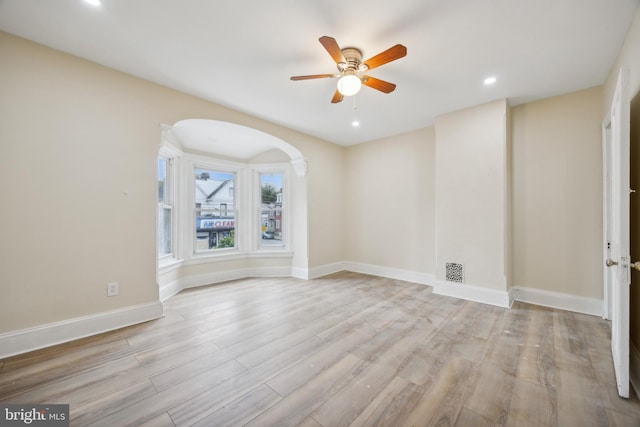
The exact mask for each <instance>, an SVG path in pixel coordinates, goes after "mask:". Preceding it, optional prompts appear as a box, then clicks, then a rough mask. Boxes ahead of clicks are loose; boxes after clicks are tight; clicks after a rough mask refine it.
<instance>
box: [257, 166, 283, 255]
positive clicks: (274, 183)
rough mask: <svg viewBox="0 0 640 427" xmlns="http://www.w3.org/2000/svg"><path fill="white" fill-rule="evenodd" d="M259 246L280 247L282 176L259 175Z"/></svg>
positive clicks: (276, 174)
mask: <svg viewBox="0 0 640 427" xmlns="http://www.w3.org/2000/svg"><path fill="white" fill-rule="evenodd" d="M260 189H261V192H262V194H261V203H260V242H261V243H260V244H261V246H282V174H279V173H272V174H266V173H262V174H260Z"/></svg>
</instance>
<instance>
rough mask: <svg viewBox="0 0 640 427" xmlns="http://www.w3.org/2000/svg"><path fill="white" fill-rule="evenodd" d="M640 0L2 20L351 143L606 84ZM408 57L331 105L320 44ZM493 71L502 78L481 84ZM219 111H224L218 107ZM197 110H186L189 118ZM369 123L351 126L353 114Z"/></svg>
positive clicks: (158, 5) (166, 11)
mask: <svg viewBox="0 0 640 427" xmlns="http://www.w3.org/2000/svg"><path fill="white" fill-rule="evenodd" d="M639 3H640V0H394V1H393V2H391V1H388V0H368V1H366V2H365V1H360V0H352V1H348V2H345V1H342V0H323V1H319V0H317V1H311V0H271V1H265V0H253V1H252V0H244V1H242V0H236V1H212V0H180V1H177V0H102V6H100V7H93V6H90V5H89V4H87V3H85V2H84V1H83V0H0V29H1V30H4V31H6V32H9V33H12V34H16V35H18V36H22V37H24V38H27V39H30V40H33V41H36V42H38V43H42V44H44V45H47V46H51V47H53V48H56V49H60V50H62V51H65V52H69V53H72V54H74V55H78V56H80V57H83V58H87V59H89V60H91V61H95V62H97V63H100V64H104V65H106V66H109V67H112V68H115V69H118V70H122V71H124V72H127V73H130V74H133V75H135V76H139V77H141V78H144V79H147V80H150V81H153V82H156V83H159V84H162V85H165V86H168V87H171V88H175V89H178V90H180V91H183V92H186V93H189V94H193V95H196V96H199V97H201V98H204V99H208V100H210V101H213V102H215V103H218V104H221V105H225V106H228V107H231V108H233V109H236V110H239V111H242V112H245V113H248V114H251V115H253V116H257V117H260V118H263V119H266V120H269V121H272V122H275V123H278V124H281V125H284V126H287V127H289V128H292V129H296V130H298V131H301V132H304V133H307V134H310V135H315V136H317V137H319V138H322V139H325V140H327V141H331V142H334V143H337V144H341V145H352V144H357V143H361V142H365V141H370V140H374V139H378V138H381V137H385V136H390V135H395V134H398V133H403V132H407V131H411V130H415V129H420V128H423V127H425V126H428V125H431V124H432V123H433V120H434V118H435V117H436V116H438V115H440V114H443V113H447V112H451V111H455V110H459V109H462V108H465V107H469V106H473V105H478V104H481V103H484V102H488V101H491V100H495V99H498V98H508V99H509V100H510V103H511V105H516V104H519V103H522V102H527V101H531V100H535V99H540V98H545V97H549V96H553V95H558V94H561V93H567V92H572V91H575V90H579V89H583V88H587V87H591V86H595V85H600V84H602V83H603V82H604V80H605V78H606V76H607V73H608V72H609V70H610V68H611V66H612V65H613V62H614V60H615V57H616V54H617V52H618V51H619V49H620V47H621V45H622V43H623V41H624V36H625V34H626V32H627V30H628V28H629V25H630V23H631V20H632V18H633V14H634V11H635V8H636V7H638V5H639ZM323 35H328V36H332V37H334V38H335V39H336V40H337V41H338V43H339V44H340V46H341V47H348V46H353V47H357V48H359V49H360V50H362V52H363V56H364V57H365V58H369V57H371V56H373V55H375V54H377V53H379V52H381V51H383V50H385V49H387V48H389V47H391V46H392V45H395V44H397V43H401V44H403V45H405V46H406V47H407V50H408V53H407V56H406V57H405V58H402V59H399V60H397V61H394V62H391V63H389V64H386V65H383V66H382V67H380V68H376V69H374V70H371V71H370V72H369V73H368V74H370V75H371V76H373V77H377V78H379V79H383V80H387V81H390V82H393V83H396V84H397V89H396V90H395V92H392V93H391V94H383V93H381V92H378V91H376V90H374V89H371V88H367V87H364V88H363V89H362V91H361V92H360V94H358V95H357V96H356V97H355V100H356V102H357V108H355V109H354V103H353V98H345V100H344V101H343V102H342V103H340V104H331V103H330V100H331V97H332V96H333V93H334V91H335V84H336V80H335V79H322V80H307V81H296V82H294V81H291V80H289V77H290V76H293V75H305V74H324V73H334V72H336V68H335V63H334V62H333V60H332V59H331V57H330V56H329V54H328V53H327V52H326V51H325V50H324V48H323V47H322V45H321V44H320V43H319V42H318V38H319V37H320V36H323ZM488 76H495V77H497V79H498V80H497V83H496V84H494V85H493V86H484V85H483V80H484V79H485V78H486V77H488ZM212 118H213V119H215V117H212ZM185 119H186V118H185ZM354 120H358V121H359V122H360V126H359V127H358V128H354V127H352V126H351V123H352V121H354Z"/></svg>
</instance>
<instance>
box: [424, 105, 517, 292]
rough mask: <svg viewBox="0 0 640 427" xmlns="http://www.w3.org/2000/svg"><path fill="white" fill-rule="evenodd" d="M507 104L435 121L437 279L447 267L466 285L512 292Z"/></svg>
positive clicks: (443, 273) (441, 277) (442, 117)
mask: <svg viewBox="0 0 640 427" xmlns="http://www.w3.org/2000/svg"><path fill="white" fill-rule="evenodd" d="M507 110H508V105H507V103H506V100H499V101H494V102H491V103H488V104H484V105H480V106H477V107H473V108H469V109H466V110H462V111H457V112H454V113H449V114H446V115H443V116H440V117H437V118H436V124H435V129H436V197H437V204H436V250H437V264H436V268H435V276H436V278H437V279H439V280H444V279H445V265H446V263H447V262H454V263H461V264H463V266H464V282H465V283H467V284H470V285H474V286H480V287H485V288H491V289H495V290H501V291H505V292H506V291H507V287H508V284H507V274H508V265H507V263H506V260H507V259H508V258H507V256H506V251H507V246H506V242H507V239H506V238H507V233H508V225H509V222H508V217H507V212H508V210H507V207H508V199H507V196H508V195H507V185H508V176H507V171H508V169H507V157H506V156H507Z"/></svg>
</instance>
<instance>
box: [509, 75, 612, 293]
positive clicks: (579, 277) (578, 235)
mask: <svg viewBox="0 0 640 427" xmlns="http://www.w3.org/2000/svg"><path fill="white" fill-rule="evenodd" d="M602 118H603V111H602V88H601V87H597V88H592V89H587V90H583V91H580V92H576V93H572V94H568V95H563V96H558V97H554V98H549V99H545V100H542V101H538V102H533V103H530V104H525V105H520V106H517V107H514V108H512V126H513V128H512V139H513V153H512V168H513V178H512V184H513V186H512V193H513V196H512V198H513V199H512V200H513V204H512V209H513V235H512V244H513V285H514V286H516V287H525V288H536V289H541V290H547V291H554V292H560V293H565V294H570V295H579V296H583V297H589V298H597V299H601V298H602V274H603V273H602V268H603V267H602V250H601V242H602V148H601V147H602V145H601V144H602V141H601V121H602Z"/></svg>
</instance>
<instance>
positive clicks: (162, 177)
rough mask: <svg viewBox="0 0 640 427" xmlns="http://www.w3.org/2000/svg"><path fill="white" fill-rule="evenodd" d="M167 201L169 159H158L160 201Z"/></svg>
mask: <svg viewBox="0 0 640 427" xmlns="http://www.w3.org/2000/svg"><path fill="white" fill-rule="evenodd" d="M166 201H167V159H163V158H162V157H161V158H159V159H158V202H159V203H164V202H166Z"/></svg>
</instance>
